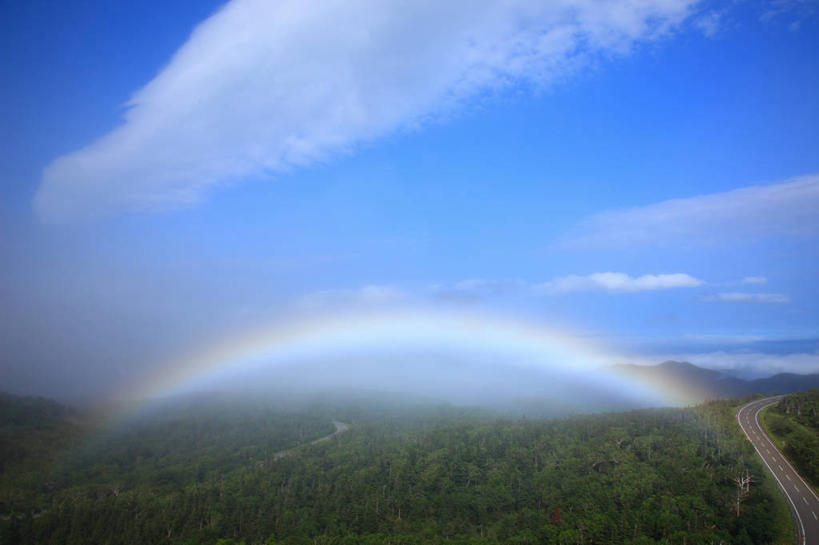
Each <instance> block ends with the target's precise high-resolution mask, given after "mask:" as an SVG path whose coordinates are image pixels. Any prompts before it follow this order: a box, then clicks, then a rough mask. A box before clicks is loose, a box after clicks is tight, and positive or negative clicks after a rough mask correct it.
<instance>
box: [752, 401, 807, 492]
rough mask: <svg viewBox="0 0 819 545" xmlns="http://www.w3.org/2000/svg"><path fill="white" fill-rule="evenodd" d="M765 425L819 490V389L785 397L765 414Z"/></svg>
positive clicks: (798, 468)
mask: <svg viewBox="0 0 819 545" xmlns="http://www.w3.org/2000/svg"><path fill="white" fill-rule="evenodd" d="M764 423H765V425H766V428H767V429H768V432H769V433H771V434H772V435H773V436H774V437H775V438H776V439H778V442H779V445H780V447H782V449H783V451H784V453H785V456H787V457H788V458H789V459H790V460H791V462H792V463H793V464H794V466H795V467H796V469H797V470H798V471H799V473H800V474H801V475H802V476H803V477H805V478H806V479H807V480H808V481H810V482H811V483H812V484H813V486H814V487H819V388H814V389H812V390H809V391H807V392H801V393H796V394H791V395H788V396H785V397H783V398H782V401H780V402H779V403H778V404H777V405H775V406H773V407H771V408H770V409H768V410H767V411H765V413H764Z"/></svg>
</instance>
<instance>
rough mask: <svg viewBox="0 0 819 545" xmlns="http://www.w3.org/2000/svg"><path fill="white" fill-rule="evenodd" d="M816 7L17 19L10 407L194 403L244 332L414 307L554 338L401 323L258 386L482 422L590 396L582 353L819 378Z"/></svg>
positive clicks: (107, 8) (3, 9)
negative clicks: (474, 413) (203, 374)
mask: <svg viewBox="0 0 819 545" xmlns="http://www.w3.org/2000/svg"><path fill="white" fill-rule="evenodd" d="M817 17H819V14H818V13H817V10H816V8H815V6H813V5H811V3H809V2H799V1H787V0H783V1H777V2H770V3H769V2H757V1H747V2H722V3H721V2H696V1H693V0H662V1H661V0H648V1H644V2H639V3H633V2H603V3H601V2H595V1H589V0H577V1H566V2H557V3H555V2H547V3H544V2H530V1H528V0H519V1H513V2H495V1H487V2H481V3H479V4H478V5H475V4H474V3H472V2H459V1H452V2H445V3H443V4H442V3H440V2H432V1H417V2H412V3H408V4H404V3H395V2H386V3H385V2H370V1H357V2H341V3H332V2H330V3H328V2H324V1H312V0H309V1H305V0H301V1H298V2H295V1H281V2H275V3H271V2H267V1H265V0H231V1H229V2H226V3H223V2H219V1H215V0H201V1H197V2H186V3H170V4H169V3H167V2H158V1H154V0H148V1H146V2H140V3H139V4H138V5H136V4H131V3H116V2H115V3H111V2H102V1H91V2H85V3H83V4H82V5H81V6H80V5H77V4H73V3H53V2H44V1H42V0H33V1H29V2H24V3H11V2H6V3H3V4H2V5H0V35H2V40H3V45H2V55H1V56H0V68H2V73H3V84H2V85H0V127H2V128H0V169H1V170H0V389H2V390H3V391H8V392H14V393H21V394H37V395H47V396H51V397H56V398H58V399H65V400H74V401H76V400H83V401H88V400H96V399H108V398H111V397H112V396H113V397H128V396H129V395H131V394H133V395H136V392H138V391H139V388H140V387H144V385H145V384H158V383H160V382H161V377H163V376H166V375H168V374H171V375H173V374H174V373H177V375H179V377H180V378H179V380H178V384H182V385H187V386H189V387H190V388H193V383H190V384H189V383H187V382H186V381H185V376H187V375H185V374H184V373H183V372H182V371H179V369H180V367H179V366H180V361H184V360H185V358H186V357H188V356H189V355H190V354H194V353H195V354H208V353H213V352H215V351H216V350H217V348H218V347H219V346H224V345H226V344H227V345H230V344H231V343H234V342H237V341H236V340H237V339H243V338H245V337H246V336H247V335H250V334H251V333H252V332H254V331H259V330H265V329H266V328H272V327H274V326H276V327H278V326H281V325H282V324H285V325H286V324H293V323H301V322H303V321H321V320H326V319H328V317H331V316H339V315H345V316H347V315H348V316H353V317H355V316H364V315H370V314H371V313H379V312H383V313H388V314H389V313H402V312H409V311H412V312H415V311H418V309H421V312H423V313H427V314H428V315H430V316H440V315H448V314H456V315H465V316H480V317H481V318H480V319H482V320H484V319H485V320H489V321H490V322H491V323H496V322H495V321H497V322H503V323H507V322H509V321H514V322H515V323H517V324H523V325H521V327H526V328H529V329H531V330H533V331H537V332H538V333H537V334H535V333H532V336H533V337H538V338H544V339H553V338H556V337H559V338H560V339H562V341H561V342H556V341H555V344H554V346H555V347H557V348H555V351H554V352H550V350H551V348H548V347H552V344H550V343H551V342H552V341H544V344H543V347H544V348H543V351H542V352H538V353H537V354H536V355H535V356H532V354H533V353H529V355H528V356H527V358H523V357H522V356H521V352H520V350H519V348H520V346H519V345H516V344H514V343H511V344H509V345H504V346H505V348H498V347H499V346H500V345H496V346H495V348H496V350H494V351H493V352H491V353H484V354H483V356H482V357H480V356H479V355H476V351H475V350H471V347H470V346H469V345H471V344H472V343H471V341H470V340H469V339H468V338H466V337H464V336H463V335H460V333H459V334H458V335H455V333H453V332H452V331H449V330H448V329H447V328H444V329H445V331H441V339H445V338H449V339H450V340H452V339H456V338H457V342H455V341H454V340H453V343H454V344H455V345H454V346H447V347H444V344H445V343H444V344H442V343H443V341H442V340H441V339H438V340H437V341H436V342H435V343H431V342H430V339H431V336H430V335H419V336H416V337H414V340H415V342H414V343H412V342H408V339H413V337H412V336H411V335H410V333H408V331H409V330H406V329H405V330H402V331H403V333H402V334H403V335H405V336H404V341H407V342H406V343H405V344H403V345H402V344H400V343H399V345H397V346H393V347H392V348H391V349H390V350H389V352H385V351H384V350H383V349H384V347H388V346H389V345H390V337H389V336H388V335H386V334H385V335H384V336H382V337H381V338H380V340H381V343H382V344H381V345H380V348H379V350H370V346H369V345H367V344H366V343H363V344H360V345H358V344H357V343H356V341H355V340H354V339H353V340H349V339H348V340H349V342H348V344H347V345H346V347H347V348H348V349H354V350H353V352H350V351H349V350H347V351H346V352H345V351H344V350H340V351H333V350H324V351H322V352H321V353H320V354H319V355H318V356H317V355H316V354H310V355H309V357H307V356H304V355H299V354H298V353H294V354H292V355H291V356H292V357H289V358H284V357H282V359H281V360H280V361H278V363H277V364H276V366H275V368H274V367H273V366H272V364H271V366H270V367H269V368H268V367H265V366H264V365H262V368H263V369H264V370H265V372H266V373H272V374H270V375H266V376H267V379H266V380H269V384H271V387H273V386H275V387H276V388H279V389H284V390H287V389H288V388H289V387H292V388H296V387H298V388H300V389H304V388H306V389H309V388H336V387H345V388H348V387H358V388H364V389H367V388H372V389H378V390H388V391H402V390H404V391H409V392H413V393H417V394H423V395H429V396H432V397H436V398H437V397H440V398H446V399H451V400H456V401H459V402H464V403H473V402H476V401H480V400H489V401H496V400H498V399H516V398H527V397H532V396H546V397H550V396H551V397H555V396H556V393H555V392H556V390H558V389H559V388H558V386H559V385H566V384H569V383H571V384H573V385H574V386H577V387H578V389H577V390H572V392H577V391H581V390H583V388H581V387H580V386H578V385H579V384H581V383H582V384H583V387H584V388H593V387H594V385H593V384H591V382H589V381H592V379H589V381H587V380H586V379H583V380H580V379H577V378H573V379H572V380H570V381H568V382H560V381H558V382H555V377H564V378H565V376H564V375H561V374H560V373H561V372H562V371H561V372H557V371H556V369H564V368H571V369H575V368H576V366H577V365H581V363H582V368H583V369H584V372H586V370H588V369H597V368H598V367H605V366H607V365H611V364H613V363H629V362H630V363H649V364H650V363H659V362H661V361H664V360H667V359H675V360H679V361H690V362H692V363H694V364H697V365H700V366H703V367H708V368H712V369H718V370H725V371H729V372H731V373H734V374H737V375H738V376H742V377H749V378H754V377H764V376H769V375H772V374H774V373H778V372H782V371H788V372H795V373H817V372H819V287H817V283H816V279H817V278H819V244H818V242H819V214H818V213H817V210H819V19H817ZM488 323H489V322H488ZM501 329H502V328H501ZM529 329H527V330H529ZM487 331H492V332H495V331H496V328H495V327H494V326H493V327H490V328H488V329H487ZM322 335H324V336H322ZM327 335H328V333H327V331H326V330H322V332H321V333H319V332H316V333H315V335H314V336H311V335H310V334H309V333H308V334H305V336H304V337H303V338H302V341H303V342H304V343H306V345H310V343H311V342H313V341H314V342H315V343H317V345H318V344H320V343H322V342H325V341H326V340H327ZM447 335H450V336H449V337H447ZM482 336H483V335H482V334H480V333H476V334H475V337H474V341H475V346H477V347H482V346H484V345H482V344H481V342H482ZM561 343H563V344H561ZM322 346H323V345H322ZM566 346H570V347H571V349H565V347H566ZM561 347H562V348H561ZM444 348H446V349H444ZM547 348H548V349H547ZM558 348H560V350H558ZM564 349H565V350H564ZM561 350H563V351H562V352H561ZM566 354H570V355H571V357H569V356H567V355H566ZM578 354H582V357H580V356H578ZM575 357H576V358H575ZM532 358H534V359H532ZM535 360H536V361H535ZM581 360H582V362H581ZM533 361H534V362H535V365H534V366H529V367H527V365H529V364H531V363H532V362H533ZM222 363H223V364H224V365H227V364H228V363H230V362H229V361H225V362H222ZM257 363H258V362H257ZM262 363H263V362H262ZM524 364H525V365H524ZM213 366H214V367H215V368H219V362H215V363H213ZM593 374H594V372H591V371H589V375H583V376H585V377H590V376H592V375H593ZM215 376H217V375H213V376H211V379H213V377H215ZM242 377H244V378H242ZM254 377H255V378H254ZM258 380H259V379H258V375H242V374H241V373H239V374H236V375H235V376H233V378H232V379H231V381H226V382H224V383H222V384H221V385H220V386H221V387H224V388H227V387H238V386H247V385H252V386H254V387H257V388H258V387H259V384H260V383H259V382H258ZM566 380H568V379H566ZM265 384H268V383H265ZM213 386H214V383H213V382H211V383H207V384H205V383H202V388H203V389H205V388H213ZM190 388H189V389H190ZM183 389H184V388H183ZM147 393H156V392H147ZM563 395H564V396H566V397H569V394H568V393H567V392H563Z"/></svg>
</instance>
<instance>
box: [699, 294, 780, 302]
mask: <svg viewBox="0 0 819 545" xmlns="http://www.w3.org/2000/svg"><path fill="white" fill-rule="evenodd" d="M702 299H703V301H723V302H727V303H774V304H778V303H790V301H791V298H790V297H788V296H787V295H783V294H781V293H746V292H736V291H735V292H728V293H717V294H714V295H707V296H705V297H703V298H702Z"/></svg>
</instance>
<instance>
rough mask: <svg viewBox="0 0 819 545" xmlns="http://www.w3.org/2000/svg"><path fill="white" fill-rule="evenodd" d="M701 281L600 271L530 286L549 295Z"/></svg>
mask: <svg viewBox="0 0 819 545" xmlns="http://www.w3.org/2000/svg"><path fill="white" fill-rule="evenodd" d="M704 283H705V282H703V281H702V280H699V279H697V278H694V277H693V276H690V275H687V274H684V273H674V274H646V275H643V276H639V277H631V276H629V275H627V274H624V273H615V272H602V273H594V274H590V275H588V276H577V275H570V276H563V277H560V278H556V279H554V280H552V281H549V282H544V283H542V284H538V285H536V286H533V288H532V289H533V292H534V293H535V294H537V295H551V294H557V293H567V292H573V291H592V290H604V291H613V292H634V291H648V290H663V289H671V288H691V287H696V286H701V285H703V284H704Z"/></svg>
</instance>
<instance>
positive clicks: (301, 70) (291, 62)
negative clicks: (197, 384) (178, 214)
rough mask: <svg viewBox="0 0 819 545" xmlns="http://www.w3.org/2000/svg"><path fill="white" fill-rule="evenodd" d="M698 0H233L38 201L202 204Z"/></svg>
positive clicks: (544, 80)
mask: <svg viewBox="0 0 819 545" xmlns="http://www.w3.org/2000/svg"><path fill="white" fill-rule="evenodd" d="M693 3H694V0H645V1H641V2H633V1H615V2H597V1H591V0H575V1H565V2H563V1H561V2H542V1H536V0H513V1H501V0H490V1H486V2H477V3H476V2H467V1H466V0H452V1H447V2H439V1H435V0H418V1H414V2H380V1H376V0H353V1H351V2H333V1H323V0H298V1H296V0H285V1H281V2H269V1H267V0H233V1H231V2H229V3H228V4H226V5H225V6H224V7H223V8H222V9H221V10H219V11H218V12H217V13H216V14H215V15H213V16H212V17H210V18H209V19H207V20H206V21H204V22H203V23H202V24H200V25H199V26H198V27H197V28H196V29H195V30H194V31H193V33H192V34H191V36H190V38H189V39H188V41H187V42H186V43H185V44H184V45H183V46H182V47H181V48H180V49H179V50H178V51H177V52H176V54H175V55H174V56H173V58H172V59H171V60H170V62H169V63H168V65H167V66H166V67H165V68H164V69H163V70H162V71H161V72H160V73H159V74H158V75H157V76H156V78H154V79H153V80H152V81H151V82H149V83H148V84H147V85H146V86H145V87H143V88H142V89H140V90H139V91H137V92H136V94H135V95H134V96H133V98H132V99H131V100H130V101H129V102H128V108H129V109H128V111H127V112H126V114H125V121H124V124H123V125H121V126H120V127H119V128H117V129H115V130H113V131H112V132H110V133H109V134H107V135H105V136H103V137H102V138H100V139H99V140H97V141H96V142H94V143H92V144H90V145H88V146H87V147H85V148H82V149H80V150H79V151H76V152H74V153H70V154H68V155H65V156H63V157H60V158H58V159H57V160H55V161H54V162H53V163H51V164H50V165H49V166H48V167H47V168H46V169H45V171H44V173H43V177H42V181H41V184H40V187H39V190H38V192H37V194H36V196H35V200H34V205H35V208H36V210H37V212H39V214H40V215H41V217H43V218H46V219H60V218H66V217H76V216H84V215H88V214H100V213H107V212H111V211H120V210H153V209H163V208H172V207H177V206H180V205H184V204H187V203H191V202H195V201H197V200H198V199H199V198H201V194H202V192H203V191H204V190H205V189H206V188H208V187H211V186H213V185H214V184H220V183H228V182H235V181H240V180H241V179H243V178H246V177H249V176H259V175H270V174H271V173H276V172H280V171H282V170H284V169H288V168H291V167H294V166H298V165H304V164H309V163H311V162H314V161H318V160H323V159H325V158H327V157H328V156H329V154H332V153H334V152H339V151H345V150H349V149H351V147H354V146H355V145H356V144H358V143H361V142H365V141H369V140H372V139H374V138H377V137H379V136H383V135H385V134H388V133H390V132H392V131H395V130H399V129H402V128H410V127H417V126H418V125H419V124H423V123H425V122H427V121H428V120H429V119H430V118H435V117H437V116H440V115H441V114H443V113H445V112H447V111H449V110H450V109H451V108H453V107H455V106H458V105H460V104H462V103H463V102H464V101H465V100H466V99H468V98H469V97H471V96H474V95H476V94H477V93H480V92H484V91H487V90H497V89H501V88H503V87H505V86H507V85H510V84H512V83H514V82H519V81H522V80H526V81H530V82H535V84H537V85H544V84H548V83H549V82H550V81H552V80H553V79H554V78H555V76H563V75H565V74H567V73H570V72H572V71H573V70H576V69H577V68H578V67H579V66H582V65H583V64H584V63H585V62H587V61H588V60H589V58H590V57H593V56H595V55H598V54H601V53H607V54H610V53H612V52H615V53H618V54H623V53H627V52H628V50H629V48H630V47H631V46H632V45H633V44H634V43H635V42H636V41H639V40H646V39H652V38H656V37H657V36H661V35H664V34H666V33H667V32H668V31H669V29H671V28H673V27H674V25H675V24H677V23H679V22H681V21H682V20H684V19H685V18H686V16H687V15H688V14H689V13H690V9H689V8H690V6H691V5H692V4H693Z"/></svg>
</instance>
